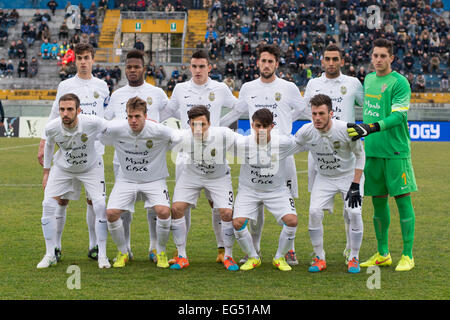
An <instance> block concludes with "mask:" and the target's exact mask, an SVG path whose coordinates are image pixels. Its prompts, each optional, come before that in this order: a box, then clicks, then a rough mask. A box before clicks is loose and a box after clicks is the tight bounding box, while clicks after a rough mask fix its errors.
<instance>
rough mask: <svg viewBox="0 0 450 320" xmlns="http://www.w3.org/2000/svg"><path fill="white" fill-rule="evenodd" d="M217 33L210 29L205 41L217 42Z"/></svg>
mask: <svg viewBox="0 0 450 320" xmlns="http://www.w3.org/2000/svg"><path fill="white" fill-rule="evenodd" d="M217 37H218V36H217V33H216V32H215V31H214V30H213V28H212V27H209V28H208V31H207V32H206V34H205V40H206V39H209V40H211V41H212V40H217Z"/></svg>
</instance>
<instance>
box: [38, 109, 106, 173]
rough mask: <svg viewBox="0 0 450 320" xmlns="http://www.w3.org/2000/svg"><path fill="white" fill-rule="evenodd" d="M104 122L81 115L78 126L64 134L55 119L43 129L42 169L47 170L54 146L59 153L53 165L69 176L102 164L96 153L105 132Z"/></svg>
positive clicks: (65, 130) (59, 119) (94, 117)
mask: <svg viewBox="0 0 450 320" xmlns="http://www.w3.org/2000/svg"><path fill="white" fill-rule="evenodd" d="M106 125H107V121H106V120H104V119H102V118H99V117H96V116H87V115H83V114H80V115H78V124H77V126H76V128H74V129H73V130H67V129H66V128H65V127H64V125H63V123H62V120H61V118H58V119H54V120H52V121H50V122H49V123H47V125H46V126H45V135H46V137H47V139H46V145H45V152H44V168H50V166H51V160H52V156H53V150H54V146H55V144H56V145H58V147H59V150H58V151H57V152H56V153H55V154H54V156H53V164H54V165H56V166H58V167H59V168H61V169H63V170H66V171H69V172H84V171H86V170H89V169H91V168H92V166H93V165H94V164H95V162H97V161H101V154H100V153H99V152H98V151H97V150H96V146H95V142H96V139H97V136H98V135H99V134H100V133H101V132H103V131H104V130H105V129H106Z"/></svg>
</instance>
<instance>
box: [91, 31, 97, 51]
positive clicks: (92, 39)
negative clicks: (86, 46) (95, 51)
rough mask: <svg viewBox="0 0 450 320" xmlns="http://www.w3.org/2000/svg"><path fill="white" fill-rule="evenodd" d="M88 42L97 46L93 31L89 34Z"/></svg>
mask: <svg viewBox="0 0 450 320" xmlns="http://www.w3.org/2000/svg"><path fill="white" fill-rule="evenodd" d="M89 43H90V44H91V45H92V46H93V47H94V48H98V43H97V37H96V36H95V34H94V33H93V32H92V33H91V34H90V35H89Z"/></svg>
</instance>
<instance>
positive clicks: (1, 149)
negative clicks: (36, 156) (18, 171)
mask: <svg viewBox="0 0 450 320" xmlns="http://www.w3.org/2000/svg"><path fill="white" fill-rule="evenodd" d="M38 145H39V143H35V144H24V145H21V146H15V147H5V148H0V151H3V150H12V149H20V148H25V147H32V146H34V147H35V146H38Z"/></svg>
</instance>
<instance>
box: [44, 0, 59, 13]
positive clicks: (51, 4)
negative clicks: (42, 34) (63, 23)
mask: <svg viewBox="0 0 450 320" xmlns="http://www.w3.org/2000/svg"><path fill="white" fill-rule="evenodd" d="M47 7H48V8H49V9H50V11H51V12H52V15H53V16H55V10H56V7H58V3H57V2H56V1H55V0H50V1H49V2H47Z"/></svg>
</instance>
